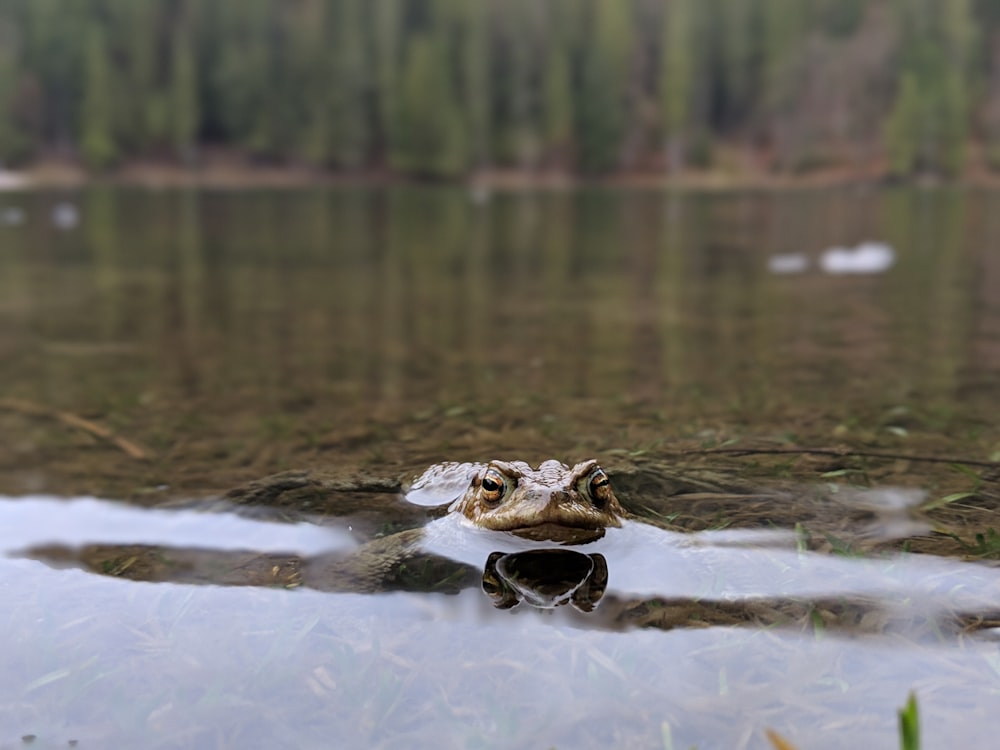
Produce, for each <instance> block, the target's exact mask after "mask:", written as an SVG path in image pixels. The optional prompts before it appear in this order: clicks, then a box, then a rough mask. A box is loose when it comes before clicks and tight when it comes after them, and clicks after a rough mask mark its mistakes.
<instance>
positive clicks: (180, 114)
mask: <svg viewBox="0 0 1000 750" xmlns="http://www.w3.org/2000/svg"><path fill="white" fill-rule="evenodd" d="M197 71H198V65H197V61H196V60H195V52H194V45H193V44H192V42H191V37H190V33H189V32H188V31H187V30H186V29H184V28H183V27H180V28H178V29H177V30H176V31H175V33H174V43H173V65H172V66H171V82H170V83H171V85H170V92H171V97H170V100H171V108H170V111H171V119H172V128H171V130H172V131H173V132H172V135H173V145H174V150H175V152H176V154H177V156H178V157H179V158H180V159H181V161H182V162H184V163H186V164H191V163H193V162H194V160H195V158H196V155H197V136H198V124H199V119H200V115H199V108H198V79H197V75H198V73H197Z"/></svg>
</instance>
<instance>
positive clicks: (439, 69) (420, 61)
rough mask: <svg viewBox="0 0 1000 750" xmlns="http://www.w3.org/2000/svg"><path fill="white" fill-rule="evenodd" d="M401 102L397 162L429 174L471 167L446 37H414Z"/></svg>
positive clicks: (452, 173) (409, 46) (409, 169)
mask: <svg viewBox="0 0 1000 750" xmlns="http://www.w3.org/2000/svg"><path fill="white" fill-rule="evenodd" d="M404 71H405V72H404V76H403V82H402V97H401V101H400V104H399V127H400V130H399V133H400V136H399V138H400V140H399V147H398V149H397V150H396V152H395V160H394V162H393V167H395V168H396V169H399V170H401V171H403V172H410V173H413V174H416V175H420V176H425V177H456V176H458V175H459V174H461V173H462V172H463V171H464V170H465V167H466V160H465V154H466V149H465V142H464V128H463V127H462V121H461V112H460V111H459V109H458V107H457V106H456V104H455V95H454V92H453V90H452V86H451V78H450V76H449V72H450V71H449V69H448V65H447V57H446V55H445V50H444V49H442V45H441V39H440V38H432V37H430V36H428V35H426V34H416V35H414V36H412V37H411V38H410V40H409V42H408V44H407V53H406V65H405V67H404Z"/></svg>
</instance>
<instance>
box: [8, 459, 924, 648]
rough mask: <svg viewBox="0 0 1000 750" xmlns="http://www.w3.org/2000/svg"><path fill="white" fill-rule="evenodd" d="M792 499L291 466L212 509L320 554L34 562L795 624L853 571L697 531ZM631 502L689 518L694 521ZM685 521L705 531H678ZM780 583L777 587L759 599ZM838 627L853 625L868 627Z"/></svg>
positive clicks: (555, 471)
mask: <svg viewBox="0 0 1000 750" xmlns="http://www.w3.org/2000/svg"><path fill="white" fill-rule="evenodd" d="M612 480H614V483H613V481H612ZM619 480H621V481H619ZM620 486H624V487H626V488H627V490H626V492H627V495H625V498H626V499H627V500H628V504H626V503H625V502H623V501H622V499H621V497H620V495H619V491H620V490H619V487H620ZM793 490H794V491H797V492H800V493H801V488H798V489H796V488H794V487H793V488H790V489H789V490H788V491H789V492H791V491H793ZM783 491H786V490H785V489H784V488H780V487H778V486H775V487H773V488H767V489H763V490H762V489H761V488H760V487H759V486H755V485H753V484H752V483H747V482H746V481H744V480H743V479H741V478H740V477H724V476H721V475H718V474H714V473H697V472H685V471H684V470H678V469H677V468H676V467H672V466H667V465H665V464H655V465H653V464H647V465H646V467H645V468H641V467H636V468H632V469H631V470H630V469H629V468H628V467H626V468H622V467H617V468H616V470H615V471H614V472H608V471H606V470H605V469H604V468H603V466H602V465H601V464H600V463H599V462H598V461H597V460H596V459H587V460H584V461H580V462H578V463H575V464H572V465H570V464H565V463H562V462H560V461H557V460H547V461H543V462H542V463H540V464H538V465H537V467H533V466H531V465H530V464H528V463H526V462H524V461H520V460H499V459H498V460H492V461H488V462H484V463H456V462H445V463H440V464H435V465H432V466H431V467H429V468H427V469H425V470H424V471H422V472H420V473H418V474H415V475H413V476H412V477H411V478H409V479H395V480H394V479H390V478H385V477H377V476H376V477H369V476H367V475H365V474H346V475H337V474H334V473H332V472H330V471H326V472H313V471H291V472H283V473H281V474H277V475H273V476H271V477H265V478H263V479H260V480H256V481H254V482H251V483H249V484H247V485H243V486H241V487H237V488H235V489H233V490H231V491H229V492H228V493H226V494H225V495H224V496H223V498H222V499H221V500H220V502H221V503H222V505H221V507H216V508H213V510H217V511H221V512H228V513H238V514H244V513H245V514H247V515H250V516H254V517H256V518H257V519H260V520H266V521H268V522H269V523H270V524H271V525H272V526H273V521H274V520H276V519H278V518H280V519H281V520H284V521H288V520H292V521H295V520H298V521H302V520H307V521H309V522H310V523H314V524H318V525H320V526H324V527H330V533H331V536H330V540H331V541H330V546H329V547H327V548H325V549H323V550H321V551H319V552H318V553H316V554H309V555H297V554H284V553H280V554H265V553H261V552H259V551H256V552H255V551H254V550H252V549H248V550H240V551H227V550H223V549H204V548H197V549H185V548H176V547H152V546H141V545H87V546H86V547H83V548H81V547H77V548H75V549H74V548H72V547H69V546H66V545H61V546H52V545H49V546H48V547H46V548H42V547H36V548H33V549H31V550H27V551H26V554H27V556H30V557H33V558H34V559H39V560H44V561H48V562H51V563H53V564H57V565H59V566H60V567H62V566H65V565H66V564H74V563H75V564H78V565H80V566H81V567H84V568H86V569H89V570H91V571H92V572H95V573H101V574H104V575H115V576H119V575H120V576H122V577H126V578H134V579H136V580H151V581H174V582H183V583H188V584H199V583H200V584H214V585H227V586H246V585H249V586H284V587H287V588H298V587H304V588H311V589H316V590H320V591H328V592H331V593H346V592H350V593H367V594H381V593H386V592H392V591H409V592H415V593H445V594H459V593H461V592H464V591H467V590H469V589H480V590H481V592H482V594H485V597H480V598H481V599H482V601H484V602H488V603H492V606H493V607H495V608H496V609H513V608H518V607H520V608H521V609H555V608H561V611H564V612H565V611H568V610H574V611H575V612H576V613H577V615H579V616H583V617H586V618H587V620H588V622H589V626H591V627H606V628H612V629H620V628H622V627H635V626H640V627H659V628H669V627H675V626H677V625H678V624H683V623H687V622H689V621H691V622H697V623H700V624H702V625H704V624H707V623H711V622H718V623H719V624H732V623H735V622H738V621H741V620H742V621H748V620H751V619H752V620H753V621H757V622H782V621H784V622H799V621H804V619H803V618H805V615H803V614H802V613H803V612H806V613H808V611H809V606H811V604H810V603H812V604H815V603H822V602H826V601H827V598H826V594H827V593H828V591H829V590H830V588H831V587H832V589H833V590H835V591H836V592H837V596H838V597H842V596H843V595H844V594H850V593H852V592H851V591H850V590H849V589H847V588H845V587H844V586H842V585H840V584H839V583H838V582H842V581H843V580H844V575H845V572H846V571H845V567H850V564H849V563H845V562H844V561H843V560H841V559H839V558H837V557H835V556H830V555H822V554H812V553H806V552H804V550H803V545H802V537H801V536H800V535H799V534H797V533H796V532H795V531H794V530H793V529H790V528H787V525H786V527H785V528H780V527H778V526H777V525H776V524H774V523H769V524H768V525H767V526H766V527H764V526H761V525H760V524H758V525H757V526H750V525H744V526H743V527H742V528H737V527H734V528H732V529H726V528H722V527H720V528H717V529H714V530H713V529H706V528H704V524H705V523H706V519H711V518H715V517H717V514H718V513H719V512H720V511H729V509H732V511H733V512H734V515H735V512H736V511H738V510H739V508H740V506H741V505H752V506H753V507H754V508H756V507H758V506H764V505H766V506H767V508H768V511H769V519H770V520H771V521H772V522H773V521H774V520H775V519H780V516H778V513H779V512H784V513H786V514H788V515H789V517H790V518H797V517H798V516H799V515H800V514H799V513H798V509H800V508H802V507H803V505H802V503H801V502H800V503H799V504H798V505H795V504H794V503H791V502H790V503H788V504H787V507H785V506H784V505H783V504H782V502H781V501H782V500H784V499H787V498H788V497H792V496H791V495H790V494H789V495H780V494H778V493H779V492H783ZM654 503H656V505H653V504H654ZM844 507H845V506H843V505H832V506H831V512H832V513H836V511H838V510H841V509H843V508H844ZM635 508H639V509H640V510H655V509H660V510H661V511H684V510H685V509H687V512H688V517H687V518H685V517H684V516H675V515H673V514H671V515H670V516H667V514H666V513H661V514H660V515H659V516H656V515H655V514H654V515H652V516H651V515H650V514H649V513H645V514H637V513H636V512H635V510H634V509H635ZM699 508H701V509H705V511H709V510H710V514H709V513H708V512H696V511H695V510H694V509H699ZM386 519H388V520H386ZM689 519H690V520H689ZM675 521H678V523H675ZM693 522H697V523H699V524H702V527H701V528H691V527H690V526H685V525H684V524H686V523H687V524H691V523H693ZM347 530H350V531H351V533H353V534H355V535H356V536H354V537H352V536H350V535H347V534H346V533H345V532H346V531H347ZM335 531H336V532H338V533H339V536H338V535H337V534H334V532H335ZM345 538H346V540H345ZM334 539H339V540H340V541H336V542H335V541H334ZM762 549H765V550H766V551H765V552H764V553H763V554H762V552H761V550H762ZM147 563H148V564H147ZM913 564H914V563H911V565H913ZM928 579H933V576H928ZM851 581H852V586H856V587H857V589H856V590H855V591H854V592H853V593H854V595H855V599H856V602H857V603H858V604H859V606H860V607H861V608H862V610H863V611H872V609H871V604H870V602H869V601H868V600H867V597H868V596H869V595H870V594H871V593H872V592H875V593H877V592H878V590H879V587H886V586H887V587H890V588H891V587H894V586H897V585H898V584H897V583H896V582H895V581H894V580H893V579H892V576H891V571H889V574H888V575H886V576H879V575H873V574H868V575H866V576H865V577H863V578H857V577H852V578H851ZM911 584H912V581H908V582H907V585H908V586H910V585H911ZM770 590H775V591H776V592H777V593H776V594H775V595H772V596H767V595H764V596H762V595H761V594H762V593H763V592H767V591H770ZM831 601H832V600H831ZM837 601H840V600H839V599H837ZM803 602H805V604H806V605H807V606H805V607H804V608H803ZM566 605H569V606H566ZM695 605H697V606H695ZM751 605H752V606H751ZM487 606H489V604H487ZM830 609H831V611H834V609H835V608H834V607H832V606H831V607H830ZM852 611H853V610H852ZM834 614H836V613H834ZM848 614H849V613H848ZM806 619H807V618H806ZM843 619H844V623H845V625H844V626H845V627H848V628H852V627H854V625H852V624H851V623H854V622H856V621H857V619H858V618H856V617H853V616H847V615H845V617H844V618H843ZM866 622H867V621H866Z"/></svg>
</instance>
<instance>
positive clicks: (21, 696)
mask: <svg viewBox="0 0 1000 750" xmlns="http://www.w3.org/2000/svg"><path fill="white" fill-rule="evenodd" d="M997 247H1000V195H997V194H993V193H989V192H979V191H968V190H966V191H962V190H943V189H942V190H872V189H863V190H862V189H857V190H853V189H852V190H830V191H818V190H817V191H800V192H795V193H778V192H734V193H663V192H656V191H621V190H610V189H593V190H579V191H571V192H548V193H538V194H536V193H497V194H493V195H482V194H475V195H471V194H469V193H468V192H467V191H465V190H461V189H455V188H437V187H433V188H431V187H427V188H398V189H391V190H375V189H372V190H349V189H332V190H289V191H281V192H268V191H249V192H145V191H134V190H133V191H129V190H122V189H112V188H95V189H90V190H87V191H83V192H66V193H59V194H55V193H31V194H2V195H0V431H2V434H3V435H4V436H5V438H4V439H3V440H0V551H2V553H3V557H2V558H0V594H2V597H3V600H4V602H5V605H6V606H5V608H4V612H3V613H2V614H0V621H2V622H3V632H4V634H5V641H6V645H5V648H4V649H2V651H0V748H8V747H10V748H14V747H23V746H25V742H27V740H25V739H23V738H25V737H29V736H30V737H32V738H33V739H32V740H31V742H32V744H31V746H32V747H67V746H68V743H70V742H73V741H75V743H76V744H77V746H79V747H124V746H130V747H164V748H166V747H199V748H200V747H206V748H228V747H234V748H243V747H268V748H278V747H288V748H299V747H329V746H343V747H412V746H420V745H427V746H431V745H433V746H442V747H567V748H568V747H608V746H629V747H632V746H634V747H655V748H688V747H691V746H696V747H698V748H702V749H704V748H716V747H719V748H744V747H745V748H770V747H773V745H772V743H771V742H770V741H769V740H768V736H767V731H768V730H772V731H775V732H778V733H779V734H780V735H781V736H783V737H785V738H786V739H787V740H788V741H790V742H792V743H794V745H795V746H796V747H799V748H802V749H803V750H804V749H805V748H839V747H862V746H864V747H893V746H896V745H897V744H898V733H897V726H896V722H897V717H896V711H897V709H898V708H900V707H901V706H902V705H903V704H904V703H905V701H906V699H907V696H908V694H909V693H910V692H911V691H912V692H913V693H914V694H915V695H916V696H917V699H918V701H919V705H920V710H921V719H922V729H923V733H924V740H925V747H928V748H932V747H940V746H944V745H946V744H947V745H953V746H954V745H966V746H971V747H976V746H988V744H989V743H990V742H991V741H992V739H993V738H994V737H995V736H996V734H997V732H998V730H1000V718H998V717H997V715H996V712H995V706H996V704H997V701H998V700H1000V642H998V638H997V633H998V632H1000V631H998V630H997V628H998V627H1000V606H998V603H1000V571H998V569H997V567H996V559H997V557H998V556H1000V538H998V537H997V536H996V534H995V532H994V531H992V529H993V528H994V527H995V526H997V525H998V521H997V518H998V516H997V512H998V509H1000V487H998V477H1000V467H998V465H997V464H996V463H995V462H996V461H997V459H998V458H1000V426H998V421H997V418H996V414H997V404H998V403H1000V253H998V252H997V250H996V248H997ZM740 451H743V452H742V453H741V452H740ZM590 457H595V458H597V459H599V460H600V461H601V462H602V464H603V465H604V466H605V467H606V468H607V469H608V471H609V473H610V474H611V478H612V482H613V484H614V485H615V487H616V489H617V491H618V493H619V495H620V496H621V499H622V501H623V502H624V503H625V505H626V506H627V507H628V509H629V510H630V511H631V512H632V513H633V514H635V515H636V516H637V517H639V518H640V519H643V518H644V519H646V520H652V521H655V525H652V524H648V523H643V522H642V521H641V520H637V521H629V522H628V523H627V525H626V527H625V528H624V529H622V530H610V531H609V533H608V534H607V536H606V538H604V539H602V540H600V541H599V542H597V543H595V544H596V546H590V545H587V546H586V547H580V548H579V550H580V551H581V552H582V553H585V554H582V555H579V556H577V557H574V558H573V561H572V562H571V563H570V564H573V565H576V564H578V563H581V564H584V565H591V564H594V565H597V563H596V562H593V563H592V562H590V561H594V560H596V559H597V558H594V557H593V556H592V553H593V554H597V555H599V556H600V559H601V561H602V562H601V563H600V565H605V564H606V566H607V569H606V571H604V573H605V574H606V581H605V584H604V585H603V586H597V587H596V594H595V595H594V596H595V598H596V602H595V603H594V604H595V606H593V607H590V606H589V605H588V606H580V604H581V603H580V602H579V601H575V602H571V603H567V604H562V605H560V606H555V607H552V606H543V607H533V606H531V605H530V604H529V603H528V602H522V603H520V604H519V605H517V606H515V607H513V608H511V609H500V608H498V607H497V606H495V604H496V600H495V599H491V597H490V596H488V595H487V594H488V593H489V592H490V591H491V590H493V589H491V586H493V585H494V584H495V580H496V575H497V572H496V570H494V569H491V567H490V564H489V563H488V560H487V557H489V553H490V551H491V550H492V549H493V548H494V546H495V547H497V549H498V550H499V551H501V552H510V551H511V550H512V549H513V547H511V548H510V549H507V547H506V545H507V542H505V541H504V540H502V539H501V540H499V541H498V540H497V539H495V538H489V539H488V540H486V541H485V542H484V543H483V544H479V543H476V544H472V543H467V541H468V539H469V538H470V537H469V536H468V535H463V534H462V533H461V532H459V534H458V535H457V537H456V536H452V535H451V531H448V532H447V533H442V534H441V535H439V536H436V535H435V534H436V532H433V531H428V532H426V534H425V535H426V536H427V538H429V539H431V540H438V541H434V544H437V545H438V546H437V547H435V548H434V550H433V551H434V552H435V553H436V554H437V555H438V556H439V557H442V558H444V559H446V560H448V561H449V562H450V564H452V565H451V567H450V568H448V569H447V571H446V573H447V574H448V575H452V576H454V577H451V578H448V577H447V576H446V575H445V574H444V573H442V574H441V575H442V577H441V580H440V581H437V582H436V581H435V580H433V579H430V578H428V577H427V576H431V575H437V572H432V573H427V574H426V575H424V574H422V577H420V579H419V581H418V582H417V583H410V584H407V585H399V586H394V587H393V586H386V587H385V588H386V589H391V590H385V591H376V590H373V589H365V588H364V587H354V588H352V587H351V586H348V585H344V584H337V585H328V584H329V582H328V581H327V582H324V581H318V582H314V581H312V580H310V579H309V578H308V577H305V578H303V577H301V575H300V574H301V572H302V570H303V569H304V568H302V567H301V566H300V563H301V561H303V560H306V561H308V560H311V559H321V558H323V556H324V555H329V554H337V555H347V556H350V555H352V554H356V553H357V551H358V550H359V549H365V548H364V547H363V546H362V545H364V544H365V543H366V542H368V541H369V540H371V539H377V538H384V537H385V536H386V535H387V534H390V533H391V532H393V531H397V530H400V529H408V528H417V527H420V526H422V525H424V524H429V525H428V526H427V529H430V530H433V529H437V528H439V527H440V528H447V527H446V526H444V525H443V524H447V523H448V520H447V518H445V519H441V518H440V513H435V512H433V511H432V510H428V509H426V508H423V507H416V506H413V505H408V504H407V503H406V502H405V501H403V500H401V499H399V498H398V497H396V495H395V493H394V492H392V491H377V490H391V489H392V487H393V483H394V482H395V481H396V479H398V478H400V477H407V476H412V475H413V474H414V473H415V472H419V471H421V470H422V469H423V468H425V467H426V466H428V465H429V464H432V463H437V462H440V461H449V460H458V461H484V460H489V459H492V458H507V459H514V458H517V459H524V460H528V461H531V462H533V463H537V462H539V461H541V460H545V459H548V458H557V459H559V460H563V461H566V462H568V463H570V464H572V463H574V462H576V461H579V460H583V459H587V458H590ZM292 470H294V471H303V472H309V473H308V474H304V475H302V476H307V477H309V476H316V477H322V478H323V481H325V482H327V484H325V485H322V488H321V489H323V488H325V489H323V492H321V493H319V494H320V495H322V497H323V498H324V499H323V500H322V502H321V503H319V504H318V505H317V504H315V503H313V504H310V503H311V501H310V499H309V497H308V496H307V495H305V494H302V493H299V494H295V493H294V492H293V493H291V494H290V495H288V496H287V497H282V498H281V502H280V503H275V506H276V507H270V506H269V505H268V504H266V503H265V504H264V505H263V506H262V505H259V504H256V505H254V506H253V507H252V508H249V507H246V506H244V505H243V504H241V503H238V502H237V503H234V502H232V498H230V501H229V502H219V501H218V498H219V496H221V495H222V494H223V493H225V492H226V491H227V490H230V489H231V488H233V487H237V486H240V485H244V484H245V483H247V482H252V481H254V480H260V479H263V478H265V477H267V476H269V475H271V474H274V473H276V472H283V471H292ZM336 482H341V483H343V487H342V488H341V489H337V490H333V489H331V488H332V487H333V485H334V484H335V483H336ZM338 486H340V485H338ZM289 498H290V499H289ZM452 531H453V530H452ZM977 535H978V536H977ZM491 545H492V546H491ZM459 547H461V550H462V551H461V552H458V551H457V550H458V549H459ZM588 556H589V557H588ZM494 562H496V561H494ZM504 564H505V562H503V559H501V562H500V567H501V568H502V567H503V565H504ZM598 567H599V566H598ZM588 570H589V568H588ZM433 571H437V569H436V568H435V569H433ZM592 589H593V587H592ZM591 593H593V591H592V592H591ZM588 610H592V611H588Z"/></svg>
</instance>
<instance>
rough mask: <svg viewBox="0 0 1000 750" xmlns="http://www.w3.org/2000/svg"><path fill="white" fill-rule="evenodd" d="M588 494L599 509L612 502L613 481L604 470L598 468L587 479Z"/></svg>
mask: <svg viewBox="0 0 1000 750" xmlns="http://www.w3.org/2000/svg"><path fill="white" fill-rule="evenodd" d="M587 494H589V495H590V499H591V500H592V501H593V502H594V505H596V506H597V507H598V508H603V507H604V506H605V505H607V504H608V502H609V501H610V500H611V480H610V479H608V475H607V474H605V473H604V469H601V468H597V469H594V470H593V471H592V472H591V473H590V477H589V478H588V479H587Z"/></svg>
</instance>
